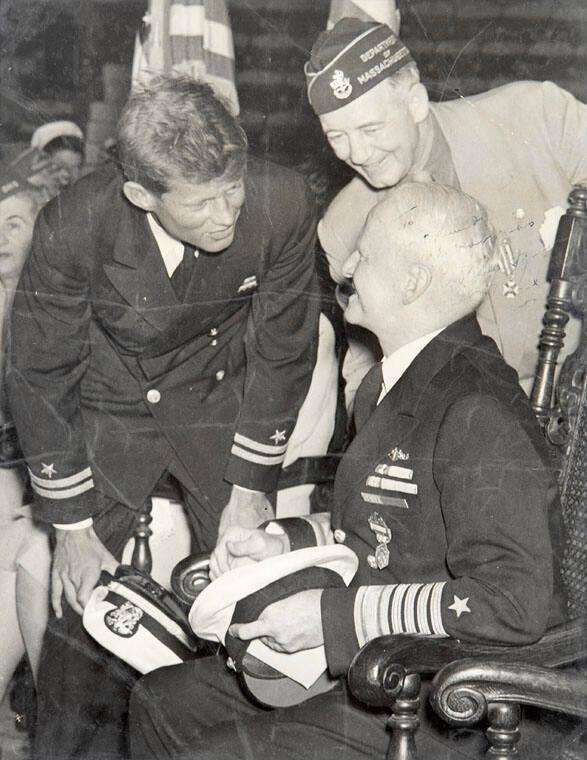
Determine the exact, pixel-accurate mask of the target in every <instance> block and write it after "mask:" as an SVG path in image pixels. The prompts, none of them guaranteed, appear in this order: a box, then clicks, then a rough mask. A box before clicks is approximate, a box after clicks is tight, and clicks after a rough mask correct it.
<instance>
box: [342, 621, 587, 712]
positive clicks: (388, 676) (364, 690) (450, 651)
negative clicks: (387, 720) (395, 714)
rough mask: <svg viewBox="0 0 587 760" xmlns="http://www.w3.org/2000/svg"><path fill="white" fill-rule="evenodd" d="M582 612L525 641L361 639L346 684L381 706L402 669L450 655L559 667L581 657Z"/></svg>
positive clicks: (584, 642) (427, 666) (427, 668)
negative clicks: (505, 643)
mask: <svg viewBox="0 0 587 760" xmlns="http://www.w3.org/2000/svg"><path fill="white" fill-rule="evenodd" d="M586 625H587V618H585V617H581V618H577V619H576V620H572V621H570V622H568V623H564V624H562V625H559V626H556V627H555V628H552V629H551V630H550V631H548V632H547V633H546V634H545V635H544V636H543V637H542V638H541V639H540V640H539V641H537V642H535V643H534V644H528V645H525V646H497V645H496V646H492V645H489V644H479V643H475V642H468V641H460V640H458V639H452V638H443V639H436V638H428V637H423V636H412V635H388V636H380V637H379V638H377V639H373V640H372V641H369V642H367V644H365V645H364V646H363V647H362V648H361V649H360V650H359V651H358V652H357V654H356V655H355V657H354V658H353V661H352V663H351V666H350V669H349V672H348V682H349V687H350V689H351V691H352V692H353V694H354V695H355V697H356V698H357V699H359V700H360V701H361V702H363V703H365V704H368V705H372V706H377V707H383V706H388V705H389V704H390V700H391V701H393V699H394V698H395V697H394V694H395V693H396V691H397V689H398V688H399V689H401V682H402V679H403V678H404V676H405V674H406V673H419V674H433V673H436V672H437V671H439V670H440V669H441V668H443V667H444V666H445V665H447V664H448V663H450V662H453V661H454V660H462V659H465V658H472V657H474V658H475V659H476V660H481V659H483V660H490V661H498V662H526V663H528V664H532V665H540V666H543V667H549V668H550V667H561V666H564V665H569V664H572V663H574V662H577V661H579V660H580V659H583V658H585V657H587V635H586V633H585V632H586V630H587V628H586Z"/></svg>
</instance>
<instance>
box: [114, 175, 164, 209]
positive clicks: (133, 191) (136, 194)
mask: <svg viewBox="0 0 587 760" xmlns="http://www.w3.org/2000/svg"><path fill="white" fill-rule="evenodd" d="M122 192H123V193H124V195H125V197H126V199H127V201H130V203H132V205H133V206H136V207H137V208H140V209H142V210H143V211H154V210H155V208H156V205H157V197H156V196H155V195H154V193H152V192H151V191H150V190H147V189H146V188H145V187H143V186H142V185H141V184H140V183H139V182H131V181H130V180H129V181H127V182H125V183H124V185H123V186H122Z"/></svg>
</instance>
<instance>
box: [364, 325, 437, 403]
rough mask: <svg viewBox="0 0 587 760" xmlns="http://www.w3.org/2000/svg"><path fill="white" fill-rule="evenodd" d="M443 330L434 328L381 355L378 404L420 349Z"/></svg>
mask: <svg viewBox="0 0 587 760" xmlns="http://www.w3.org/2000/svg"><path fill="white" fill-rule="evenodd" d="M443 330H444V327H441V328H440V330H434V332H431V333H428V334H427V335H423V336H422V337H421V338H416V340H413V341H411V342H410V343H406V345H405V346H402V347H401V348H398V349H397V351H394V352H393V353H392V354H390V355H389V356H384V357H383V359H382V360H381V371H382V373H383V383H382V385H381V394H380V396H379V400H378V401H377V403H378V404H380V403H381V401H382V400H383V398H385V396H386V395H387V394H388V393H389V391H390V390H391V389H392V388H393V386H394V385H395V384H396V383H397V381H398V380H399V379H400V377H401V376H402V375H403V374H404V372H405V371H406V370H407V368H408V367H409V366H410V364H411V363H412V362H413V361H414V359H415V358H416V356H418V354H419V353H420V351H422V350H423V349H424V347H425V346H427V345H428V343H430V341H431V340H432V339H433V338H435V337H436V336H437V335H438V334H439V333H441V332H442V331H443Z"/></svg>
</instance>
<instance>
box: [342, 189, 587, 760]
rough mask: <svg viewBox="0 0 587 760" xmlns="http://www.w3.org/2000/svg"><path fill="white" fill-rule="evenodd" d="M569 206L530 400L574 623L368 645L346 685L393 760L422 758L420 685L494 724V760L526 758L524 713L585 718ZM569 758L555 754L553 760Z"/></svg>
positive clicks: (585, 522) (582, 522)
mask: <svg viewBox="0 0 587 760" xmlns="http://www.w3.org/2000/svg"><path fill="white" fill-rule="evenodd" d="M569 202H570V206H569V209H568V211H567V213H566V214H565V215H564V216H563V217H562V218H561V221H560V223H559V227H558V231H557V237H556V242H555V246H554V249H553V252H552V258H551V263H550V269H549V282H550V292H549V296H548V305H547V311H546V314H545V317H544V329H543V332H542V335H541V339H540V359H539V364H538V369H537V373H536V379H535V383H534V388H533V391H532V395H531V402H532V405H533V408H534V410H535V412H536V414H537V417H538V420H539V422H540V424H541V426H542V428H543V430H544V433H545V435H546V437H547V440H548V441H549V443H550V445H551V446H552V450H553V456H555V457H556V459H557V461H558V464H559V467H560V469H559V471H560V488H561V500H562V509H563V518H564V523H565V529H566V534H567V539H566V548H565V555H564V559H563V578H564V582H565V585H566V587H567V592H568V611H569V622H568V623H566V624H564V625H561V626H558V627H557V628H555V629H552V630H550V631H548V632H547V633H546V635H545V636H544V637H543V638H542V639H541V640H540V641H538V642H536V643H535V644H532V645H529V646H522V647H503V646H481V645H475V644H471V643H465V642H461V641H458V640H455V639H440V640H439V639H426V638H421V637H417V636H383V637H381V638H378V639H375V640H373V641H371V642H369V643H367V644H366V645H365V646H364V647H363V648H362V649H361V650H360V651H359V652H358V653H357V655H356V657H355V658H354V661H353V663H352V665H351V668H350V671H349V675H348V680H349V685H350V688H351V690H352V692H353V693H354V695H355V696H356V697H357V698H358V699H359V700H360V701H361V702H363V703H364V704H366V705H370V706H373V707H379V708H380V707H385V708H388V709H389V710H390V712H391V715H390V717H389V720H388V728H389V729H390V730H391V732H392V736H391V741H390V746H389V751H388V753H387V758H388V760H415V759H416V758H417V757H418V755H417V751H416V748H417V741H416V740H415V737H416V731H417V728H418V724H419V719H418V716H417V711H418V707H419V691H420V678H421V676H422V675H428V676H430V675H432V674H436V675H435V677H434V680H433V682H432V691H431V695H430V700H431V703H432V706H433V708H434V710H435V711H436V712H437V714H438V715H439V716H440V717H441V718H442V719H443V720H444V721H446V722H447V723H448V724H449V725H452V726H470V725H473V724H475V723H478V722H480V721H481V720H482V719H485V718H486V719H487V720H488V723H489V727H488V728H487V731H486V736H487V739H488V742H489V749H488V752H487V756H488V757H491V758H494V760H506V758H512V757H517V756H518V755H519V753H518V750H517V748H516V744H517V742H518V741H519V738H520V730H519V724H520V716H521V709H520V705H532V706H536V707H540V708H544V709H546V710H550V711H556V712H561V713H567V714H569V715H573V716H576V717H578V718H587V680H586V678H585V675H584V674H583V673H581V672H580V671H578V670H577V669H573V668H571V669H569V666H576V665H578V664H579V663H581V661H583V660H585V659H586V658H587V615H586V613H587V606H586V602H587V548H586V546H585V538H586V535H587V323H586V320H585V311H586V310H587V187H579V186H577V187H575V188H574V190H573V191H572V193H571V195H570V197H569ZM573 310H574V311H575V312H577V313H578V314H579V315H580V316H581V318H582V324H583V330H582V337H581V342H580V345H579V347H578V349H577V350H576V351H575V353H574V354H573V355H572V356H570V357H569V358H568V359H567V361H566V362H565V364H564V366H563V368H562V370H561V373H560V376H559V378H558V382H557V384H556V390H555V380H556V364H557V358H558V355H559V352H560V350H561V348H562V346H563V342H564V334H565V333H564V327H565V325H566V323H567V322H568V319H569V314H570V313H571V311H573ZM553 399H554V400H553ZM563 668H564V669H563ZM559 749H560V748H559ZM561 752H562V750H561ZM561 757H562V754H561V753H560V752H559V751H557V753H556V756H554V755H553V757H552V760H559V759H560V758H561ZM569 757H570V756H569ZM421 760H436V758H421ZM528 760H530V758H528Z"/></svg>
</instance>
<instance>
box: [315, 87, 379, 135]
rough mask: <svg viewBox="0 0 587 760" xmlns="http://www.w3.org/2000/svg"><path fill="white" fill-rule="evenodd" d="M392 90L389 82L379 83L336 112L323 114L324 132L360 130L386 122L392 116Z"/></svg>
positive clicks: (321, 118)
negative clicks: (378, 122) (376, 122)
mask: <svg viewBox="0 0 587 760" xmlns="http://www.w3.org/2000/svg"><path fill="white" fill-rule="evenodd" d="M391 104H392V88H391V87H390V86H389V82H388V80H384V81H383V82H379V84H378V85H376V86H375V87H373V89H371V90H369V91H368V92H366V93H365V94H364V95H361V97H360V98H357V100H353V101H352V102H351V103H348V104H347V105H346V106H343V107H342V108H337V109H336V111H330V112H329V113H325V114H322V115H321V116H320V117H319V118H320V124H321V126H322V131H323V132H326V133H327V132H330V131H333V132H334V131H337V132H338V131H346V130H350V129H360V128H361V127H363V126H366V125H367V124H370V123H372V122H374V121H385V120H386V119H388V118H389V117H390V115H391V109H390V106H391Z"/></svg>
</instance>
